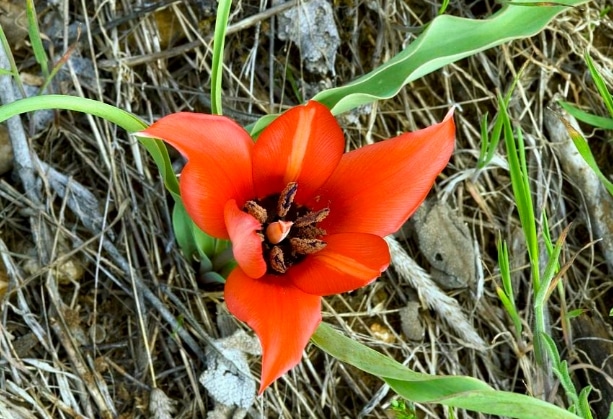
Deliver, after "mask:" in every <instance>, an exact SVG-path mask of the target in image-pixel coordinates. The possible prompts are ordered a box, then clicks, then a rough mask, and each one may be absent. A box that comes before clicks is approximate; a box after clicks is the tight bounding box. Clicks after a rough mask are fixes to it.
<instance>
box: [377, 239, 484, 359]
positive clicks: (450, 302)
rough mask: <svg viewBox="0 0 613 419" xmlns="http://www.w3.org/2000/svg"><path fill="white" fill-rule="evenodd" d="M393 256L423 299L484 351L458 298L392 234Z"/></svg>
mask: <svg viewBox="0 0 613 419" xmlns="http://www.w3.org/2000/svg"><path fill="white" fill-rule="evenodd" d="M385 241H386V242H387V244H388V246H389V248H390V253H391V256H392V266H393V267H394V269H396V272H398V273H399V274H400V276H402V277H403V278H404V279H405V280H406V281H407V282H408V283H409V284H411V286H412V287H413V288H415V289H416V290H417V292H418V293H419V296H420V298H421V300H422V302H423V303H425V304H426V305H427V306H428V307H430V308H431V309H432V310H434V311H436V312H437V313H438V314H439V315H440V316H441V318H442V319H443V321H445V323H447V324H448V325H449V326H450V327H451V328H452V329H454V330H455V331H456V332H457V333H458V335H459V336H460V338H462V339H463V341H464V342H463V343H464V344H466V345H467V346H469V347H471V348H474V349H477V350H480V351H484V350H485V349H486V344H485V342H484V341H483V339H481V337H480V336H479V335H478V334H477V332H476V331H475V329H474V328H473V326H472V325H471V324H470V323H469V322H468V320H467V319H466V316H464V313H463V312H462V309H461V308H460V305H459V304H458V302H457V301H456V300H454V299H453V298H451V297H449V296H447V295H446V294H445V293H443V292H442V291H441V290H440V289H439V288H438V286H437V285H436V284H435V283H434V281H432V279H431V278H430V275H428V273H426V271H424V270H423V269H422V268H421V266H419V265H418V264H417V263H416V262H415V261H414V260H413V259H411V257H410V256H409V255H408V254H407V252H406V251H405V250H404V249H403V248H402V246H401V245H400V243H398V241H397V240H396V239H395V238H393V237H392V236H388V237H386V238H385Z"/></svg>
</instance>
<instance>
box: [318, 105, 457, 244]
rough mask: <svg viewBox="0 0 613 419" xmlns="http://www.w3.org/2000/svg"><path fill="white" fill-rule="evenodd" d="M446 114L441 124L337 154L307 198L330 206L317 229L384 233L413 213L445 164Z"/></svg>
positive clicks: (449, 125)
mask: <svg viewBox="0 0 613 419" xmlns="http://www.w3.org/2000/svg"><path fill="white" fill-rule="evenodd" d="M452 116H453V115H452V112H450V113H449V114H448V115H447V117H446V118H445V119H444V121H443V122H441V123H439V124H436V125H433V126H431V127H428V128H425V129H422V130H419V131H415V132H410V133H406V134H403V135H400V136H398V137H396V138H392V139H390V140H385V141H381V142H379V143H376V144H373V145H369V146H366V147H362V148H360V149H358V150H355V151H351V152H349V153H346V154H345V155H343V158H342V159H341V162H340V163H339V165H338V168H337V170H336V171H335V172H334V174H333V175H332V176H331V177H330V179H329V180H328V182H327V183H326V184H325V185H324V186H323V187H322V188H321V189H320V190H319V192H318V194H317V196H315V197H314V199H313V200H312V201H311V206H312V208H313V209H318V208H324V207H328V208H330V215H329V216H328V217H327V218H326V219H325V220H323V221H322V222H321V223H320V225H319V226H320V227H321V228H323V229H325V230H326V231H327V232H328V233H329V234H331V233H350V232H356V233H357V232H361V233H371V234H376V235H378V236H381V237H383V236H386V235H388V234H391V233H393V232H395V231H397V230H398V229H399V228H400V227H401V226H402V224H403V223H404V222H405V221H406V220H407V219H408V218H409V217H410V216H411V215H412V214H413V212H415V210H416V209H417V207H418V206H419V205H420V204H421V203H422V202H423V200H424V199H425V198H426V196H427V195H428V192H429V191H430V189H431V188H432V185H433V184H434V181H435V179H436V177H437V176H438V175H439V173H440V172H441V171H442V170H443V169H444V168H445V166H446V165H447V163H448V162H449V158H450V157H451V153H452V152H453V147H454V144H455V124H454V122H453V118H452Z"/></svg>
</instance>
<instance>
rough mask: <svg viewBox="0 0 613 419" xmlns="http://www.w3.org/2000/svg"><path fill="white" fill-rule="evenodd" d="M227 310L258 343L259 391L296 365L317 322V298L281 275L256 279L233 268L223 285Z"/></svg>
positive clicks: (319, 302) (318, 316) (318, 306)
mask: <svg viewBox="0 0 613 419" xmlns="http://www.w3.org/2000/svg"><path fill="white" fill-rule="evenodd" d="M224 294H225V299H226V304H227V306H228V310H230V312H231V313H232V314H233V315H234V316H236V317H237V318H238V319H240V320H242V321H244V322H246V323H247V324H248V325H249V326H250V327H251V328H252V329H253V330H254V331H255V333H256V334H257V336H258V338H259V339H260V343H261V344H262V379H261V382H260V390H259V393H260V394H261V393H262V392H263V391H264V390H265V389H266V388H267V387H268V386H269V385H270V384H271V383H272V382H273V381H275V380H276V379H277V378H279V377H280V376H281V375H283V374H285V373H286V372H287V371H289V370H290V369H291V368H293V367H294V366H296V365H297V364H298V363H299V362H300V360H301V359H302V352H303V351H304V348H305V347H306V345H307V344H308V342H309V339H310V338H311V335H312V334H313V333H314V332H315V329H316V328H317V326H318V325H319V323H320V322H321V298H320V297H318V296H316V295H309V294H305V293H304V292H302V291H301V290H299V289H298V288H296V287H294V286H293V285H292V283H291V282H289V281H288V280H287V278H285V277H284V276H277V275H265V276H264V277H262V278H259V279H253V278H251V277H249V276H247V275H246V274H245V273H244V272H243V271H242V270H241V269H240V268H236V269H234V270H233V271H232V272H231V273H230V276H228V280H227V281H226V287H225V291H224Z"/></svg>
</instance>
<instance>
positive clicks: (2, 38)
mask: <svg viewBox="0 0 613 419" xmlns="http://www.w3.org/2000/svg"><path fill="white" fill-rule="evenodd" d="M0 43H2V48H4V52H5V54H6V56H7V58H8V60H9V64H10V66H11V68H10V69H8V68H3V69H2V72H3V74H6V75H11V76H13V80H14V81H15V83H16V84H17V88H18V89H19V92H20V93H21V97H26V92H25V90H24V88H23V82H22V81H21V77H19V69H18V68H17V64H16V63H15V57H13V54H12V52H11V46H10V45H9V41H8V40H7V39H6V34H5V33H4V30H3V29H2V25H0Z"/></svg>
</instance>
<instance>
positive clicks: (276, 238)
mask: <svg viewBox="0 0 613 419" xmlns="http://www.w3.org/2000/svg"><path fill="white" fill-rule="evenodd" d="M293 224H294V223H292V222H291V221H275V222H274V223H270V224H268V227H266V238H267V239H268V241H269V242H270V243H272V244H277V243H281V242H282V241H283V239H285V238H286V237H287V235H288V234H289V232H290V229H291V228H292V225H293Z"/></svg>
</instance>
